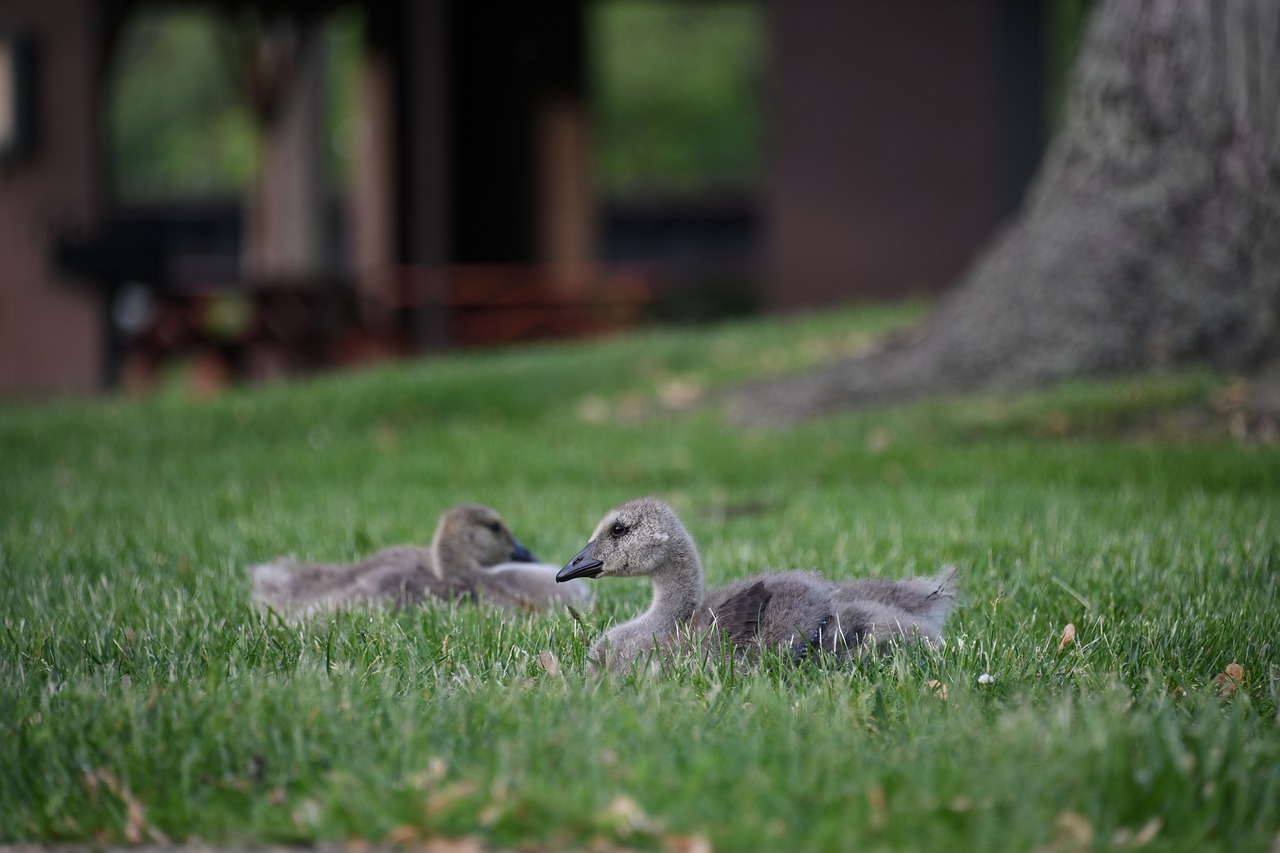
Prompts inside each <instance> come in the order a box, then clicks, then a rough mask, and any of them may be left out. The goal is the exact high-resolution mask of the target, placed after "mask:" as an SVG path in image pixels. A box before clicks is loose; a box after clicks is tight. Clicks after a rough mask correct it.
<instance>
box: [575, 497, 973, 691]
mask: <svg viewBox="0 0 1280 853" xmlns="http://www.w3.org/2000/svg"><path fill="white" fill-rule="evenodd" d="M955 574H956V573H955V569H954V568H950V567H948V568H947V569H945V570H944V571H943V572H942V573H941V574H939V575H937V576H936V577H927V578H913V579H909V580H886V579H876V578H870V579H863V580H852V581H842V582H835V581H830V580H827V579H825V578H823V577H821V576H820V575H818V574H816V573H814V572H806V571H786V572H776V573H769V574H765V575H761V576H759V577H755V578H749V579H746V580H741V581H737V582H735V583H732V584H730V585H728V586H724V587H720V588H717V589H713V590H711V591H710V592H704V586H703V576H702V562H701V560H700V559H699V558H698V549H697V547H696V546H695V545H694V542H693V537H691V536H690V535H689V532H688V531H687V530H686V529H685V527H684V525H683V524H681V523H680V519H679V518H677V517H676V514H675V512H673V511H672V509H671V507H669V506H667V504H665V503H663V502H662V501H660V500H657V499H654V498H640V499H638V500H633V501H630V502H628V503H624V504H622V505H621V506H619V507H616V508H615V509H613V510H610V511H609V513H608V514H607V515H605V517H604V519H603V520H602V521H601V522H600V524H599V526H598V527H596V530H595V533H594V534H593V535H592V536H591V541H590V542H589V543H587V547H585V548H583V549H582V551H581V552H579V553H578V555H577V556H576V557H574V558H573V559H572V560H570V561H569V563H568V564H567V565H566V566H565V567H564V568H563V569H561V570H560V572H559V574H558V575H557V576H556V579H557V580H558V581H561V582H566V581H572V580H573V579H575V578H596V577H636V576H648V577H649V578H650V579H651V581H652V584H653V603H652V604H651V605H650V606H649V609H648V610H646V611H645V612H644V613H643V614H642V615H640V616H638V617H637V618H635V619H632V620H631V621H630V622H626V623H623V624H622V625H618V626H616V627H614V628H612V629H611V630H609V631H607V632H606V633H605V634H604V635H603V636H602V637H600V638H599V639H598V640H596V641H595V643H593V644H592V646H591V649H590V651H589V653H588V658H589V659H590V661H591V662H592V665H593V666H595V667H597V668H599V669H603V670H612V671H614V672H626V671H628V670H630V669H631V667H632V665H633V664H635V663H636V662H637V661H649V662H650V663H656V664H658V665H661V664H662V663H663V662H664V660H665V659H666V658H667V657H668V656H670V655H672V654H677V653H681V652H687V651H688V650H689V649H690V648H697V649H699V650H700V651H701V652H702V653H703V654H711V655H716V656H719V655H720V654H721V653H722V651H724V650H722V648H721V646H720V644H721V643H722V642H726V641H727V642H728V643H730V644H731V649H729V650H727V651H730V652H731V653H733V654H736V655H741V654H746V655H750V654H752V653H753V652H758V651H759V650H760V649H762V648H776V649H779V650H781V651H782V652H784V653H786V654H789V655H790V657H791V658H792V659H793V660H795V661H800V660H803V659H805V658H807V657H810V656H813V655H817V654H819V653H822V652H826V653H829V654H837V655H841V654H842V655H852V654H853V653H854V652H856V651H858V650H860V649H865V648H872V647H874V646H877V645H879V644H881V643H883V642H885V641H889V640H908V641H909V640H918V641H922V642H925V643H928V644H938V643H941V642H942V627H943V623H944V622H945V621H946V618H947V614H948V613H950V611H951V610H952V608H953V607H954V605H955V595H956V592H955Z"/></svg>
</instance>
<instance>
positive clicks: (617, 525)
mask: <svg viewBox="0 0 1280 853" xmlns="http://www.w3.org/2000/svg"><path fill="white" fill-rule="evenodd" d="M626 532H627V526H626V525H625V524H623V523H622V522H621V521H618V522H614V525H613V527H610V528H609V533H610V534H611V535H612V536H613V538H614V539H617V538H618V537H619V536H621V535H623V534H624V533H626Z"/></svg>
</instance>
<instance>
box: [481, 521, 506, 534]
mask: <svg viewBox="0 0 1280 853" xmlns="http://www.w3.org/2000/svg"><path fill="white" fill-rule="evenodd" d="M485 527H487V528H489V529H490V530H492V531H493V532H494V533H501V532H502V525H501V524H499V523H498V522H496V521H490V522H489V523H488V524H486V525H485Z"/></svg>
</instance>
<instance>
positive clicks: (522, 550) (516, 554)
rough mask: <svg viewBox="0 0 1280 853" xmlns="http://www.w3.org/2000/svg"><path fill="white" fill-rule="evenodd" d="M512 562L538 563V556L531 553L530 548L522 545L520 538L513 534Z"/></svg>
mask: <svg viewBox="0 0 1280 853" xmlns="http://www.w3.org/2000/svg"><path fill="white" fill-rule="evenodd" d="M511 562H513V563H536V562H538V558H537V557H535V556H533V554H531V553H529V549H528V548H526V547H524V545H521V544H520V540H519V539H516V538H515V537H514V536H513V537H512V538H511Z"/></svg>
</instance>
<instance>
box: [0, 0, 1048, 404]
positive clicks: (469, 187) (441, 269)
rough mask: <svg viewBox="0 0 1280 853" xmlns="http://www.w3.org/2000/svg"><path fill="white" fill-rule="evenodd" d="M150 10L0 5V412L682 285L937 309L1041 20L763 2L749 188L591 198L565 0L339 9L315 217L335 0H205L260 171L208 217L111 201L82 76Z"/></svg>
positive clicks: (92, 78)
mask: <svg viewBox="0 0 1280 853" xmlns="http://www.w3.org/2000/svg"><path fill="white" fill-rule="evenodd" d="M164 4H165V0H0V392H3V393H9V394H14V393H19V394H31V393H52V392H66V391H88V390H92V389H96V388H100V387H104V386H107V385H110V384H115V383H118V382H120V381H128V380H129V379H130V373H129V371H130V370H143V371H146V370H150V369H153V368H154V366H155V365H156V364H158V363H160V362H161V361H163V359H164V358H166V357H168V356H170V355H172V354H178V353H192V352H194V353H197V354H199V353H212V360H211V362H210V363H211V364H212V365H213V367H211V368H210V369H212V370H214V371H215V372H216V371H217V370H223V371H232V372H235V373H240V374H245V375H252V376H264V375H272V374H276V373H292V372H297V371H300V370H305V369H311V368H315V367H321V366H326V365H330V364H337V363H346V362H351V361H359V360H361V359H365V358H376V357H382V356H386V355H394V354H402V353H412V352H420V351H423V350H429V349H433V348H439V347H450V346H458V345H469V344H486V343H493V342H503V341H513V340H528V339H534V338H545V337H562V336H570V335H579V334H586V333H592V332H598V331H600V330H604V329H609V328H616V327H619V326H621V325H625V324H628V323H632V322H635V321H637V320H638V319H640V318H642V317H644V316H646V312H650V311H651V310H652V307H653V305H654V303H655V302H659V301H661V300H663V299H665V298H668V297H670V296H672V293H673V291H677V292H678V291H679V290H680V289H681V288H685V287H702V288H704V289H706V288H709V290H711V291H717V292H718V293H719V295H720V297H722V298H723V301H724V302H725V303H726V304H740V305H755V306H759V307H763V308H767V309H772V310H794V309H805V308H814V307H820V306H824V305H830V304H834V303H838V302H847V301H850V300H855V299H867V298H897V297H902V296H905V295H911V294H917V293H922V292H935V291H937V290H939V289H941V288H943V287H945V286H947V285H948V284H949V283H951V282H953V281H954V279H955V278H956V276H958V275H959V273H960V272H961V271H962V270H963V268H964V266H965V264H966V263H967V262H968V260H969V259H970V257H971V256H972V254H973V252H974V251H975V249H976V247H977V246H978V244H979V243H980V242H981V241H982V240H983V239H984V238H985V236H986V235H987V234H989V233H990V231H991V229H992V228H993V227H994V226H995V225H996V224H997V223H998V222H999V220H1000V219H1001V218H1002V217H1003V216H1005V215H1007V214H1008V213H1009V212H1010V211H1011V210H1012V209H1014V207H1015V206H1016V204H1017V202H1018V199H1019V198H1020V195H1021V192H1022V189H1023V187H1024V186H1025V183H1026V181H1027V180H1028V178H1029V176H1030V174H1031V173H1032V171H1033V170H1034V167H1035V164H1036V162H1037V160H1038V157H1039V154H1040V151H1041V148H1042V145H1043V139H1042V131H1043V127H1044V115H1043V112H1044V111H1043V100H1044V88H1045V87H1044V81H1043V68H1044V57H1043V55H1042V44H1043V38H1044V20H1043V10H1042V6H1043V4H1042V3H1040V2H1030V1H1029V0H904V2H901V3H880V2H874V1H873V0H857V2H854V0H804V2H794V3H792V2H787V3H783V2H775V3H772V4H769V5H767V6H766V7H765V8H766V21H767V28H768V36H769V44H770V51H769V60H768V63H767V80H766V87H767V96H766V98H765V124H766V128H767V137H768V149H769V157H768V159H769V162H770V167H769V171H768V174H767V175H766V179H765V181H764V185H763V188H762V189H761V190H760V191H759V194H758V195H755V196H746V197H743V196H727V197H719V198H717V197H703V198H701V199H698V200H696V201H695V202H688V201H683V202H682V201H680V200H678V199H677V200H671V199H667V200H663V199H652V200H649V201H643V200H642V201H638V202H637V201H633V202H631V203H629V204H625V205H619V204H612V205H605V204H602V203H601V200H600V199H599V198H597V196H596V194H595V193H594V191H593V189H592V184H591V180H590V174H589V158H588V152H589V145H590V126H589V115H590V109H589V93H590V91H591V86H590V80H589V79H587V78H588V71H587V69H588V67H589V66H588V63H587V61H586V57H587V50H588V44H587V38H588V37H587V32H586V28H585V26H584V21H585V15H586V13H587V8H588V7H587V3H586V0H561V2H555V3H521V2H505V3H504V2H499V3H485V4H479V3H467V2H455V0H434V2H427V1H426V0H364V2H362V3H358V4H355V5H359V6H360V7H361V8H362V10H363V15H364V20H365V26H364V32H365V44H364V50H363V56H362V60H361V65H362V67H361V73H360V87H361V90H360V91H361V96H360V99H359V103H360V110H361V116H360V118H361V126H362V128H363V131H364V132H363V133H362V135H361V139H360V153H359V158H358V163H357V169H356V176H355V181H354V190H353V192H352V197H351V199H350V200H349V203H348V204H347V205H346V207H345V208H344V209H343V210H340V211H336V212H335V211H333V210H331V209H330V207H329V205H328V200H326V199H325V198H323V197H322V194H321V193H319V192H318V191H317V190H316V186H317V182H316V181H315V180H314V179H313V176H314V170H315V168H316V159H317V157H318V156H319V155H318V154H317V148H318V145H319V143H318V141H317V138H318V133H319V124H318V119H317V115H316V106H315V98H316V95H315V91H314V85H313V83H314V75H313V70H312V69H313V67H314V63H315V61H316V60H315V57H314V55H313V53H312V52H311V50H312V46H313V45H314V39H315V36H316V32H317V27H318V26H319V24H320V22H322V21H323V19H324V17H325V16H326V15H327V14H329V13H330V12H332V11H333V9H334V8H336V7H337V6H339V5H352V4H339V3H336V2H326V0H205V2H204V5H206V6H209V7H213V8H216V9H218V10H219V11H220V12H221V13H223V14H225V15H227V16H228V18H231V19H236V20H239V21H242V22H243V21H245V20H249V21H253V22H256V23H255V24H254V26H255V27H257V29H256V30H255V38H257V39H258V41H256V42H255V44H256V45H257V47H256V48H255V52H252V53H251V54H249V55H248V57H249V58H248V60H247V64H246V66H245V67H246V69H247V76H246V79H247V80H248V82H247V83H246V84H245V85H246V88H247V95H248V96H249V97H251V98H252V101H253V104H254V111H255V115H256V116H257V118H258V120H259V121H260V123H261V126H262V129H263V135H264V140H265V141H264V150H263V163H264V172H263V177H262V179H261V180H260V182H259V186H258V187H257V188H256V191H255V194H254V196H253V198H252V199H251V200H249V201H248V202H247V203H246V204H244V205H242V206H235V207H232V208H229V209H228V208H218V207H216V206H209V205H200V204H194V203H193V204H190V205H181V204H172V205H165V206H161V207H150V208H147V207H137V206H132V207H125V206H122V205H120V204H116V203H114V202H113V200H112V199H111V198H109V192H108V191H107V189H106V180H105V175H104V167H103V159H104V153H103V128H102V116H101V115H100V113H99V111H100V110H101V105H102V103H103V94H104V93H103V91H102V87H103V86H104V85H105V84H104V75H103V69H104V68H105V67H106V65H107V61H108V59H109V57H110V56H111V53H112V51H113V50H115V49H117V39H118V35H119V33H120V31H121V29H122V27H123V26H124V24H125V23H126V22H127V21H128V20H129V16H131V15H133V14H136V13H137V11H138V10H139V9H140V8H144V7H155V6H158V5H164ZM694 279H699V281H697V282H695V281H694ZM708 280H711V281H712V284H711V285H707V283H706V282H707V281H708ZM135 378H136V377H135ZM145 378H146V377H142V379H144V380H145Z"/></svg>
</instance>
